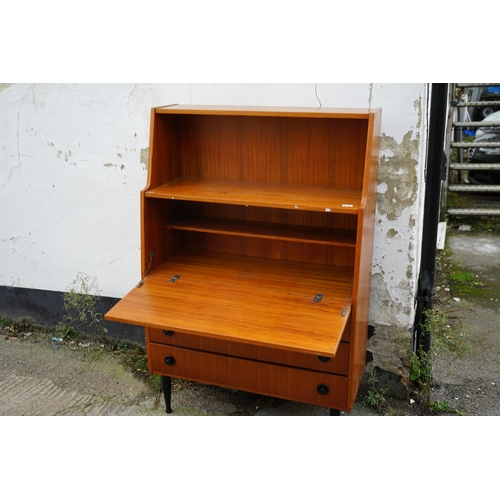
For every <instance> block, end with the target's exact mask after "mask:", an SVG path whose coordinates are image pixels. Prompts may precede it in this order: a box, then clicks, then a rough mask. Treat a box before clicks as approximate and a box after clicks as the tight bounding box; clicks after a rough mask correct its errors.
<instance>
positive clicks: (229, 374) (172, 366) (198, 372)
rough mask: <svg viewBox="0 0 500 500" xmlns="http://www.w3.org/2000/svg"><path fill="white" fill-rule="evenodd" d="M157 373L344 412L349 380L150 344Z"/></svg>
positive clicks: (331, 375) (153, 364)
mask: <svg viewBox="0 0 500 500" xmlns="http://www.w3.org/2000/svg"><path fill="white" fill-rule="evenodd" d="M148 356H149V361H150V367H151V370H152V372H153V373H156V374H159V375H165V376H170V377H176V378H181V379H182V378H184V379H188V380H194V381H197V382H204V383H207V384H211V385H218V386H222V387H228V388H234V389H239V390H242V391H247V392H254V393H258V394H264V395H267V396H273V397H278V398H283V399H289V400H293V401H299V402H302V403H308V404H313V405H317V406H324V407H327V408H335V409H339V410H343V409H345V408H346V404H347V377H344V376H340V375H334V374H331V373H325V372H317V371H311V370H303V369H300V368H291V367H287V366H282V365H276V364H272V363H265V362H260V361H252V360H249V359H242V358H233V357H231V356H224V355H220V354H214V353H210V352H201V351H195V350H191V349H185V348H181V347H174V346H168V345H162V344H155V343H150V344H149V345H148Z"/></svg>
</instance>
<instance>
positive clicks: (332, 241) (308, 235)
mask: <svg viewBox="0 0 500 500" xmlns="http://www.w3.org/2000/svg"><path fill="white" fill-rule="evenodd" d="M167 228H168V229H177V230H183V231H193V232H200V233H210V234H224V235H230V236H244V237H245V236H246V237H253V238H261V239H270V240H279V241H294V242H299V243H316V244H320V245H334V246H345V247H352V248H354V247H355V246H356V231H354V230H348V229H332V228H325V227H310V226H297V225H287V224H276V223H270V222H269V223H266V222H253V221H244V220H235V219H217V218H214V217H189V218H184V219H181V220H174V221H172V222H170V223H168V224H167Z"/></svg>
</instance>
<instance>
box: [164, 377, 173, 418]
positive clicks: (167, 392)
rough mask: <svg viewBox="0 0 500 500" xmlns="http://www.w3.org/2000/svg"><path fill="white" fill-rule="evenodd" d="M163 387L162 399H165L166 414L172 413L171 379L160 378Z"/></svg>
mask: <svg viewBox="0 0 500 500" xmlns="http://www.w3.org/2000/svg"><path fill="white" fill-rule="evenodd" d="M161 385H162V387H163V397H164V398H165V406H166V412H167V413H172V379H171V377H164V376H163V375H162V377H161Z"/></svg>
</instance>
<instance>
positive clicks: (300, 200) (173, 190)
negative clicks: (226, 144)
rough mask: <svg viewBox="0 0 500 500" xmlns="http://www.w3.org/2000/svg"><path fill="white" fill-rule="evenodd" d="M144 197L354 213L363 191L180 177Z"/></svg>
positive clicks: (357, 208)
mask: <svg viewBox="0 0 500 500" xmlns="http://www.w3.org/2000/svg"><path fill="white" fill-rule="evenodd" d="M145 196H146V197H148V198H162V199H171V200H185V201H200V202H211V203H224V204H228V205H245V206H251V207H265V208H284V209H288V210H310V211H314V212H332V213H346V214H355V213H357V212H358V210H359V208H360V200H361V190H360V189H339V188H330V187H324V186H310V185H298V184H278V183H267V182H253V181H233V180H222V179H201V178H186V177H179V178H177V179H174V180H173V181H170V182H167V183H166V184H163V185H161V186H158V187H155V188H153V189H148V190H147V191H145Z"/></svg>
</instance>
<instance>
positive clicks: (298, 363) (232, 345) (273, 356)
mask: <svg viewBox="0 0 500 500" xmlns="http://www.w3.org/2000/svg"><path fill="white" fill-rule="evenodd" d="M146 335H147V338H148V341H149V342H155V343H158V344H166V345H171V346H178V347H187V348H189V349H196V350H198V351H205V352H212V353H217V354H224V355H228V356H236V357H239V358H245V359H250V360H258V361H266V362H269V363H276V364H280V365H286V366H295V367H298V368H307V369H309V370H316V371H322V372H326V373H336V374H338V375H347V371H348V368H349V343H347V342H341V343H340V345H339V348H338V350H337V355H336V356H335V357H334V358H323V357H322V358H320V357H318V356H313V355H311V354H303V353H300V352H294V351H285V350H282V349H271V348H269V347H259V346H255V345H251V344H243V343H241V342H231V341H227V340H220V339H214V338H210V337H201V336H199V335H191V334H189V333H180V332H173V331H170V330H160V329H157V328H147V329H146Z"/></svg>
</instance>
